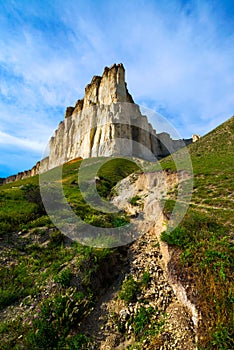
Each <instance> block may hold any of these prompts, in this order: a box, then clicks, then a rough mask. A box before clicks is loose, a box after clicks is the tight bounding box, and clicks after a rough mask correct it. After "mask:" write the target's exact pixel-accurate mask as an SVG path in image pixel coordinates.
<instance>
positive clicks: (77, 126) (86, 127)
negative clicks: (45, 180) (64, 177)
mask: <svg viewBox="0 0 234 350" xmlns="http://www.w3.org/2000/svg"><path fill="white" fill-rule="evenodd" d="M191 142H192V139H189V140H172V139H171V137H170V135H169V134H167V133H160V134H157V133H156V131H155V130H154V129H153V127H152V125H151V124H150V123H149V122H148V119H147V117H146V116H144V115H142V114H141V112H140V108H139V106H138V105H137V104H135V103H134V101H133V98H132V96H131V95H130V93H129V92H128V89H127V84H126V82H125V69H124V66H123V64H114V65H112V66H111V67H110V68H108V67H106V68H105V69H104V72H103V74H102V76H94V77H93V79H92V81H91V83H90V84H88V85H87V86H86V88H85V95H84V98H83V99H80V100H78V101H77V102H76V104H75V106H74V107H72V106H70V107H67V109H66V112H65V118H64V120H63V121H61V122H60V124H59V126H58V128H57V130H56V131H55V133H54V136H53V137H51V139H50V144H49V149H50V151H49V156H48V157H46V158H44V159H42V160H41V161H40V162H38V163H37V164H36V165H35V166H34V167H33V168H32V169H31V170H27V171H24V172H22V173H19V174H17V175H13V176H10V177H8V178H7V179H5V180H4V182H11V181H14V180H18V179H23V178H25V177H28V176H33V175H36V174H38V173H39V172H41V173H42V172H45V171H47V170H49V169H52V168H54V167H56V166H58V165H62V164H64V163H66V162H68V161H70V160H72V159H75V158H78V157H81V158H90V157H100V156H104V157H107V156H120V155H122V156H135V157H139V158H143V159H147V160H153V159H154V160H155V158H157V159H160V158H162V157H165V156H167V155H168V154H170V153H173V152H175V151H176V150H178V149H179V148H181V147H184V146H185V145H187V144H189V143H191Z"/></svg>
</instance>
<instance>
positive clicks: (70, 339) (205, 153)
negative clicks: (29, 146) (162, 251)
mask: <svg viewBox="0 0 234 350" xmlns="http://www.w3.org/2000/svg"><path fill="white" fill-rule="evenodd" d="M183 152H184V151H183V150H180V151H179V152H177V153H176V154H175V157H178V159H180V160H181V159H182V158H183ZM189 152H190V155H191V159H192V164H193V171H194V192H193V196H192V199H191V203H190V206H189V209H188V212H187V214H186V216H185V217H184V219H183V221H182V223H181V224H180V225H179V227H177V228H176V229H175V230H174V231H172V232H171V231H169V230H168V231H165V232H163V233H162V239H163V240H164V241H166V242H167V243H168V244H169V245H170V247H171V249H172V252H173V253H172V261H171V264H170V265H171V266H170V270H171V273H172V274H175V275H176V276H177V277H179V279H180V280H181V282H182V283H183V285H184V286H186V290H187V293H188V294H189V296H190V298H191V300H192V301H193V302H195V303H196V305H198V308H199V311H200V312H201V315H202V320H201V321H200V324H199V329H198V331H199V349H200V350H202V349H203V350H205V349H207V350H208V349H212V350H213V349H219V350H229V349H232V348H233V334H232V315H233V313H232V310H233V300H234V298H233V294H232V288H233V285H232V277H233V276H232V272H233V224H234V219H233V217H234V215H233V209H234V206H233V196H232V195H233V190H234V184H233V180H232V174H233V170H234V167H233V155H234V118H232V119H230V120H228V121H227V122H226V123H224V124H223V125H221V126H219V127H218V128H216V129H215V130H214V131H212V132H211V133H209V134H208V135H206V136H205V137H203V138H202V139H201V140H200V141H198V142H197V143H195V144H192V145H190V146H189ZM95 162H96V165H97V164H99V163H100V164H101V162H102V159H96V160H95ZM180 164H183V162H180ZM96 165H95V164H94V163H93V161H92V163H91V164H89V165H87V172H86V175H88V176H89V175H90V178H91V177H92V176H91V174H92V171H93V170H94V167H95V166H96ZM80 166H81V161H80V160H76V161H72V162H69V163H67V164H66V165H65V166H64V167H63V189H64V193H65V195H66V198H67V201H68V202H69V204H70V205H71V206H72V208H73V210H74V212H75V213H76V214H77V215H78V216H79V217H81V218H82V219H83V220H84V221H86V222H87V223H90V224H92V225H94V226H99V227H118V226H121V225H124V224H125V223H126V222H128V220H129V218H128V217H127V216H126V215H125V214H124V213H121V214H116V213H115V214H105V213H100V212H98V211H97V210H95V209H93V208H92V207H91V206H89V205H88V204H87V203H86V202H85V201H84V199H83V198H82V196H81V193H80V190H79V186H78V180H77V172H78V170H79V167H80ZM161 166H162V167H163V168H164V169H167V170H169V171H170V172H172V171H175V164H174V162H173V160H172V158H171V157H167V158H166V159H164V160H162V161H161ZM181 168H183V166H182V165H181ZM137 170H138V167H137V166H136V165H135V164H134V163H132V162H130V161H128V160H124V159H114V160H112V161H110V162H108V163H106V164H105V165H103V166H102V167H101V168H100V170H99V171H98V174H97V175H98V177H97V180H96V184H97V188H98V192H99V193H100V194H101V195H102V196H103V197H108V196H109V195H110V194H111V191H112V188H113V186H114V185H115V184H116V183H117V182H118V181H119V180H121V179H122V178H124V177H126V176H127V175H128V174H130V173H132V172H134V171H137ZM50 175H51V177H52V176H53V171H51V173H50ZM177 190H178V189H177V188H175V191H174V192H173V191H171V192H170V193H169V194H168V199H167V201H166V203H165V207H164V211H165V213H166V214H167V216H169V215H170V213H171V211H172V209H173V205H174V203H175V200H176V196H177ZM135 200H137V198H135ZM125 249H126V248H119V249H94V248H92V247H86V246H82V245H81V244H79V243H76V242H72V241H71V240H69V239H68V238H67V237H64V236H63V235H62V234H61V233H60V232H59V231H58V230H57V229H56V227H54V225H53V223H52V222H51V221H50V219H49V217H48V216H47V215H46V212H45V210H44V207H43V204H42V202H41V197H40V189H39V179H38V176H35V177H32V178H28V179H25V180H22V181H17V182H14V183H10V184H7V185H4V186H0V252H1V255H0V311H1V313H0V349H9V350H10V349H21V348H23V349H30V350H31V349H35V350H36V349H89V348H90V346H91V345H90V344H91V342H92V339H89V338H88V337H86V336H84V335H83V334H82V333H81V332H80V331H79V326H77V325H79V324H80V323H81V321H82V319H83V318H84V316H85V315H87V314H89V312H90V310H92V308H93V307H94V306H95V304H96V302H97V300H98V299H99V298H100V296H101V295H102V294H103V293H104V292H105V288H106V287H107V286H108V285H110V283H112V282H113V281H114V280H117V279H118V278H119V277H120V275H121V271H122V269H123V265H124V253H125ZM113 271H114V273H113Z"/></svg>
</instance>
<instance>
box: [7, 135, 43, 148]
mask: <svg viewBox="0 0 234 350" xmlns="http://www.w3.org/2000/svg"><path fill="white" fill-rule="evenodd" d="M0 144H3V145H4V146H6V145H11V146H15V147H20V148H22V149H30V150H32V151H38V152H42V151H43V148H44V144H43V143H40V142H37V141H35V140H31V139H20V138H18V137H15V136H12V135H9V134H7V133H5V132H2V131H0Z"/></svg>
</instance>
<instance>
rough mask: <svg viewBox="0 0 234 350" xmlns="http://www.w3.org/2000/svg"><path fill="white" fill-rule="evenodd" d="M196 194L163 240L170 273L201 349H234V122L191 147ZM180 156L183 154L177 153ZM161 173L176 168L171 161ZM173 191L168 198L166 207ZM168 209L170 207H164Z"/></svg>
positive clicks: (164, 234) (223, 125)
mask: <svg viewBox="0 0 234 350" xmlns="http://www.w3.org/2000/svg"><path fill="white" fill-rule="evenodd" d="M189 152H190V155H191V159H192V164H193V171H194V192H193V196H192V199H191V204H190V207H189V210H188V212H187V214H186V216H185V218H184V219H183V221H182V223H181V224H180V225H179V227H177V229H176V230H174V231H173V232H169V231H168V232H164V233H163V234H162V239H163V240H164V241H166V242H168V243H169V244H170V246H171V247H172V248H173V249H174V254H173V256H174V258H173V261H172V263H171V269H172V273H175V274H176V275H178V276H179V277H180V279H181V281H182V282H183V284H184V285H186V284H187V283H189V284H190V285H191V287H190V288H188V292H189V294H190V297H191V298H192V299H193V300H194V301H195V302H196V304H198V306H199V309H200V311H201V315H202V321H201V322H200V325H199V344H200V349H226V350H227V349H232V348H233V347H234V344H233V339H234V337H233V301H234V296H233V283H232V279H233V267H234V264H233V262H234V259H233V231H234V230H233V228H234V215H233V214H234V200H233V192H234V182H233V173H234V162H233V160H234V117H232V118H231V119H229V120H228V121H227V122H225V123H224V124H222V125H220V126H219V127H217V128H216V129H215V130H213V131H212V132H210V133H209V134H207V135H206V136H205V137H203V138H202V139H201V140H200V141H198V142H197V143H195V144H192V145H190V146H189ZM176 156H177V157H183V150H181V151H180V152H178V153H177V155H176ZM161 164H162V166H163V167H164V168H165V169H168V170H172V169H174V168H175V165H174V162H173V161H172V158H171V157H168V158H167V159H164V160H162V162H161ZM175 199H176V192H175V193H174V194H173V193H172V194H171V195H170V201H169V202H170V204H171V203H172V202H173V201H174V200H175ZM168 207H171V209H172V206H170V205H168Z"/></svg>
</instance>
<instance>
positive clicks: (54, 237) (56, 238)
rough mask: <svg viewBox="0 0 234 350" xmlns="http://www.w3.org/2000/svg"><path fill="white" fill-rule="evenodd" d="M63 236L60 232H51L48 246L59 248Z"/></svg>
mask: <svg viewBox="0 0 234 350" xmlns="http://www.w3.org/2000/svg"><path fill="white" fill-rule="evenodd" d="M63 240H64V236H63V234H62V233H61V232H60V231H57V230H56V231H53V232H52V233H51V235H50V245H51V246H59V245H61V244H62V243H63Z"/></svg>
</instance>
